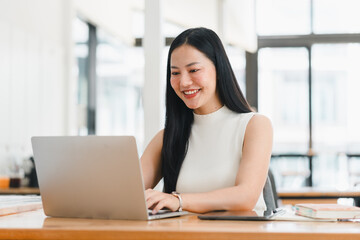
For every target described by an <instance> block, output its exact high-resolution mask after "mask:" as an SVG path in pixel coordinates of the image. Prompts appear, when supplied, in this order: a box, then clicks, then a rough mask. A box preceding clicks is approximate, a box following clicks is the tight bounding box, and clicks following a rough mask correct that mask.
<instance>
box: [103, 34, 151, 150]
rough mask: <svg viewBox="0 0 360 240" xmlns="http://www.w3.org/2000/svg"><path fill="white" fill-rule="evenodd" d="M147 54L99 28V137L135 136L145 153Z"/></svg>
mask: <svg viewBox="0 0 360 240" xmlns="http://www.w3.org/2000/svg"><path fill="white" fill-rule="evenodd" d="M143 69H144V54H143V49H142V48H137V47H133V46H128V45H125V44H123V43H122V42H120V41H118V40H117V39H115V38H113V37H111V36H110V35H108V34H107V33H106V32H104V31H102V30H101V29H98V47H97V114H96V133H97V134H98V135H134V136H135V137H136V140H137V143H138V147H139V149H140V150H141V149H142V147H143V146H142V145H143V141H144V123H143V121H144V119H143V106H142V98H141V91H142V86H143V81H144V80H143V78H144V77H143Z"/></svg>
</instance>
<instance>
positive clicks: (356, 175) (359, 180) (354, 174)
mask: <svg viewBox="0 0 360 240" xmlns="http://www.w3.org/2000/svg"><path fill="white" fill-rule="evenodd" d="M346 156H347V159H348V166H349V175H350V176H349V177H350V178H353V177H354V178H356V179H357V180H356V181H354V182H352V184H353V185H354V187H356V186H358V185H360V168H359V169H355V170H354V169H352V168H351V167H350V161H351V160H354V159H356V160H358V161H360V153H347V154H346Z"/></svg>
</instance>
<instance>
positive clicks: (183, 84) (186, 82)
mask: <svg viewBox="0 0 360 240" xmlns="http://www.w3.org/2000/svg"><path fill="white" fill-rule="evenodd" d="M192 83H193V82H192V80H191V78H190V76H189V75H188V74H183V75H182V76H181V79H180V85H181V87H188V86H190V85H191V84H192Z"/></svg>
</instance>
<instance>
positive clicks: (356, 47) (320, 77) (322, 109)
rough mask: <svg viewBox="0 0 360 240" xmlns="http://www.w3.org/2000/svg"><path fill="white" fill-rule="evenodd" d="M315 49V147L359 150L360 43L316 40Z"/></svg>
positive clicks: (313, 94) (323, 149)
mask: <svg viewBox="0 0 360 240" xmlns="http://www.w3.org/2000/svg"><path fill="white" fill-rule="evenodd" d="M312 52H313V61H312V75H313V92H312V98H313V140H314V148H315V150H316V151H322V152H329V151H337V152H340V151H342V152H349V151H355V150H356V149H357V151H359V149H360V125H359V122H360V108H359V106H358V104H359V103H360V95H359V94H358V92H359V89H360V81H359V76H360V69H359V66H358V63H359V62H360V44H350V43H349V44H316V45H314V46H313V48H312Z"/></svg>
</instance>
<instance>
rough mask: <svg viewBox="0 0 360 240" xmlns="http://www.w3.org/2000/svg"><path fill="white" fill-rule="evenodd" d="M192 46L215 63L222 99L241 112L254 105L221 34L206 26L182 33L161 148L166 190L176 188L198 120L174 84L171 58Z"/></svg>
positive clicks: (174, 45)
mask: <svg viewBox="0 0 360 240" xmlns="http://www.w3.org/2000/svg"><path fill="white" fill-rule="evenodd" d="M185 44H186V45H190V46H192V47H195V48H196V49H198V50H199V51H200V52H202V53H203V54H205V55H206V56H207V57H208V58H209V59H210V60H211V61H212V62H213V64H214V65H215V69H216V89H217V92H218V94H219V97H220V101H221V102H222V103H223V104H224V105H225V106H226V107H228V108H229V109H231V110H232V111H234V112H237V113H247V112H251V108H250V106H249V104H248V102H247V101H246V99H245V97H244V95H243V94H242V92H241V90H240V87H239V85H238V83H237V81H236V78H235V74H234V72H233V70H232V68H231V65H230V62H229V59H228V57H227V55H226V52H225V49H224V47H223V45H222V43H221V40H220V38H219V37H218V36H217V34H216V33H215V32H214V31H212V30H210V29H206V28H191V29H188V30H186V31H184V32H182V33H181V34H180V35H179V36H177V37H176V38H175V39H174V41H173V42H172V44H171V46H170V49H169V54H168V59H167V75H166V118H165V130H164V138H163V147H162V150H161V159H162V175H163V177H164V189H165V192H167V193H171V192H172V191H175V189H176V183H177V179H178V176H179V172H180V168H181V165H182V163H183V161H184V158H185V156H186V153H187V148H188V142H189V137H190V132H191V126H192V123H193V121H194V115H193V110H192V109H189V108H188V107H187V106H186V105H185V103H184V102H183V101H182V100H181V98H179V97H178V96H177V95H176V93H175V91H174V89H173V88H172V87H171V84H170V77H171V69H170V64H171V62H170V60H171V54H172V52H173V51H174V50H175V49H176V48H178V47H180V46H182V45H185Z"/></svg>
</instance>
